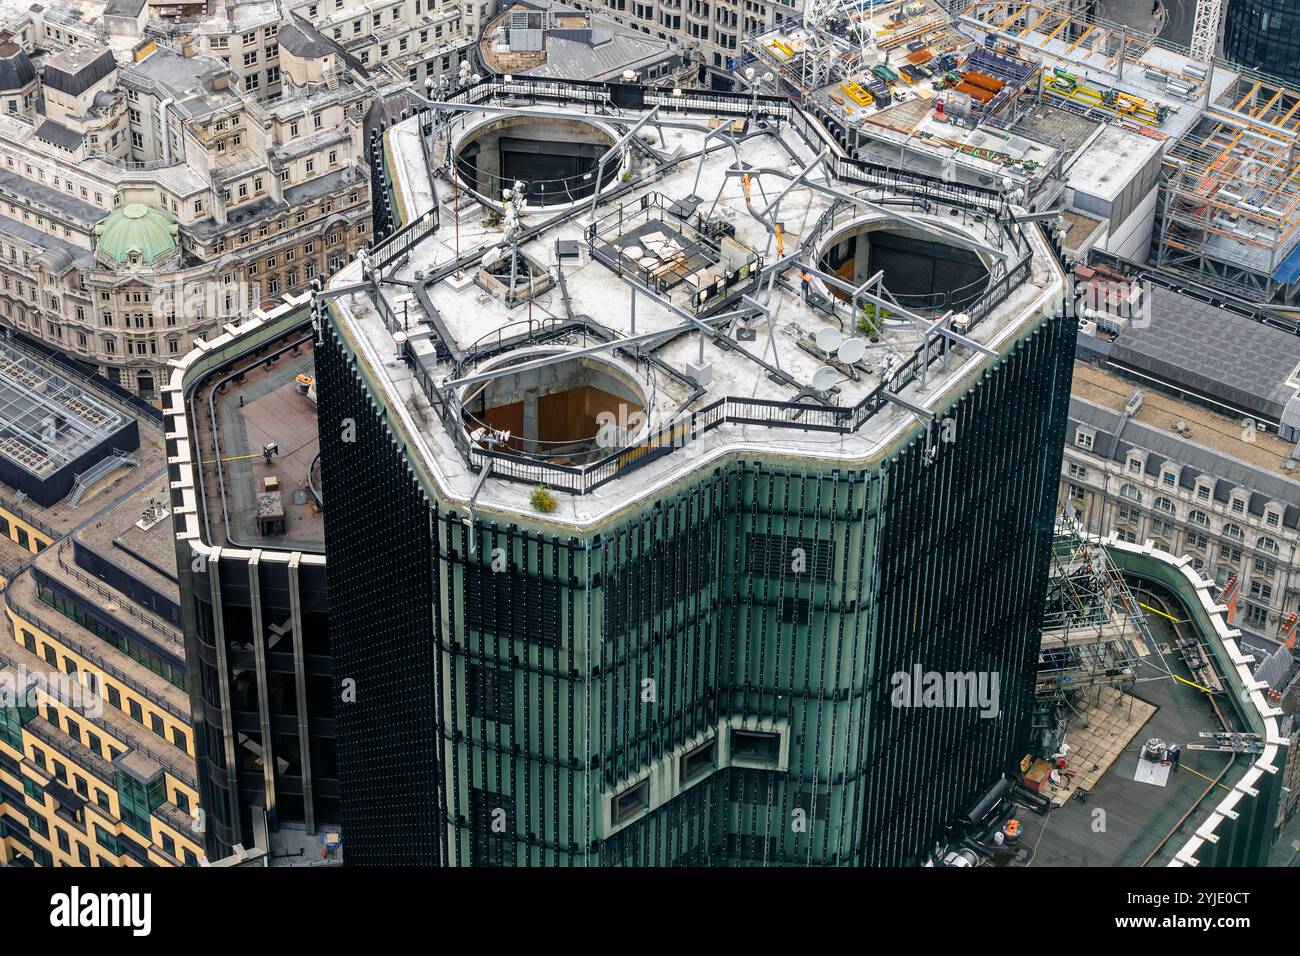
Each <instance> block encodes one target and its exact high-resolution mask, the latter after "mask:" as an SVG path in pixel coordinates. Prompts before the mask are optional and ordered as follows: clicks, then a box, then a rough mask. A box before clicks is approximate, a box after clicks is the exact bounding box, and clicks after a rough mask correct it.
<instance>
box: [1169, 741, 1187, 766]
mask: <svg viewBox="0 0 1300 956" xmlns="http://www.w3.org/2000/svg"><path fill="white" fill-rule="evenodd" d="M1182 753H1183V751H1182V748H1180V747H1179V746H1178V744H1170V745H1169V749H1168V750H1167V751H1165V756H1166V757H1167V758H1168V760H1169V769H1170V770H1177V769H1178V761H1179V758H1180V757H1181V756H1182Z"/></svg>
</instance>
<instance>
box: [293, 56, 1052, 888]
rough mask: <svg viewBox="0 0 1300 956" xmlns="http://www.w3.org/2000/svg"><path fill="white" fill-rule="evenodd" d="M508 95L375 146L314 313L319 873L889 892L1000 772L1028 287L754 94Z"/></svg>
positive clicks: (981, 227) (989, 213) (980, 224)
mask: <svg viewBox="0 0 1300 956" xmlns="http://www.w3.org/2000/svg"><path fill="white" fill-rule="evenodd" d="M539 82H543V81H539ZM514 84H515V85H514V86H512V87H511V91H512V92H513V93H514V94H515V95H517V96H519V97H522V98H524V99H526V98H527V96H528V92H527V90H528V89H529V88H528V87H525V88H524V92H523V93H520V92H519V90H518V87H519V86H520V81H519V80H517V79H516V80H515V81H514ZM544 86H545V93H546V95H547V98H548V100H549V104H548V106H547V107H546V108H545V109H541V108H534V107H528V106H520V105H519V99H516V100H513V101H509V102H508V103H507V104H506V105H501V103H500V102H499V101H497V100H496V99H495V97H496V96H498V95H500V94H501V93H502V92H504V87H502V86H501V84H500V83H498V82H496V81H489V82H487V83H483V84H480V85H479V86H477V87H475V88H474V89H473V90H471V91H470V92H469V93H468V94H467V95H466V97H465V103H464V106H463V108H460V109H457V110H454V111H453V110H446V109H444V110H442V111H440V112H439V111H424V112H422V113H420V114H418V115H416V116H414V117H411V118H409V119H407V120H405V121H403V122H400V123H398V124H396V125H395V126H394V127H393V128H391V129H389V130H387V131H385V132H384V134H383V135H382V136H381V137H379V138H378V139H375V140H373V141H372V147H373V150H374V155H373V157H372V158H373V160H374V162H375V164H376V169H375V174H376V176H377V177H378V178H379V181H382V183H383V185H384V187H385V189H384V191H385V192H386V193H388V194H389V195H390V196H391V197H392V200H391V201H392V212H393V216H392V221H393V224H394V226H395V228H396V232H395V233H394V234H393V235H391V236H390V237H388V238H387V239H386V240H385V241H384V242H383V243H381V244H380V245H379V246H378V247H377V248H376V249H375V250H374V251H373V253H372V254H371V255H370V256H369V257H363V258H362V259H360V260H358V261H357V262H355V263H353V264H352V265H351V266H349V267H348V268H346V269H345V270H343V272H341V273H340V274H338V275H337V276H336V277H335V278H334V279H333V280H332V281H331V282H330V283H329V284H328V286H327V287H326V288H325V290H324V291H323V293H322V294H321V295H320V296H319V297H318V300H317V310H318V311H317V326H318V336H319V338H318V341H317V345H316V367H317V372H318V376H319V387H320V393H319V394H320V435H321V456H322V463H323V483H324V488H325V491H326V494H327V497H328V499H329V508H328V511H327V513H326V518H325V545H326V552H327V554H328V556H329V601H330V642H331V648H332V653H333V658H334V676H335V681H336V683H337V684H338V687H337V688H336V690H338V691H339V692H340V694H341V695H342V696H341V697H340V699H341V700H342V701H343V702H342V703H340V704H339V706H338V707H337V709H336V719H337V729H338V735H339V736H338V746H339V754H338V756H339V783H340V796H341V804H340V811H341V817H342V825H343V832H344V840H345V850H344V857H345V860H346V861H347V862H349V863H353V864H359V865H375V864H433V865H438V864H443V865H503V864H504V865H618V864H654V865H667V864H675V863H688V864H710V865H719V864H729V863H736V864H762V863H767V864H773V863H787V864H796V863H808V864H870V865H903V864H908V863H917V862H920V861H922V860H923V859H924V858H925V856H926V855H927V853H928V852H929V851H930V849H931V848H932V846H933V843H934V841H935V839H936V838H937V837H938V835H939V834H940V833H941V832H942V831H943V830H944V828H945V827H946V826H948V825H950V824H952V823H954V822H955V821H956V820H957V818H959V817H960V816H961V815H962V813H963V811H966V810H967V809H968V808H969V807H970V805H971V804H973V803H974V802H976V801H977V800H978V799H979V798H980V797H981V796H982V795H983V794H984V793H985V792H986V791H987V790H988V788H989V787H990V786H991V785H992V784H994V783H995V782H996V781H997V780H998V779H999V777H1000V776H1001V774H1002V773H1003V771H1005V770H1009V769H1011V767H1012V766H1013V764H1014V763H1015V762H1017V761H1018V760H1019V758H1020V756H1021V755H1022V753H1023V750H1022V749H1021V748H1022V747H1023V745H1024V743H1025V738H1026V736H1027V731H1028V719H1029V714H1030V703H1031V695H1032V686H1033V674H1034V668H1035V662H1036V658H1037V648H1038V630H1039V626H1040V623H1041V615H1042V608H1043V593H1044V587H1045V582H1046V575H1047V570H1048V561H1049V543H1050V536H1051V518H1052V514H1053V510H1054V502H1055V494H1056V482H1057V476H1058V474H1059V468H1060V455H1061V444H1062V440H1063V437H1064V427H1065V418H1066V407H1067V402H1068V393H1069V386H1070V375H1071V357H1072V354H1073V343H1074V324H1073V321H1072V320H1071V319H1068V318H1063V317H1061V316H1060V315H1059V312H1058V309H1057V304H1058V302H1059V300H1060V298H1061V290H1062V274H1061V270H1060V267H1059V265H1058V263H1057V261H1056V259H1055V257H1054V255H1053V254H1052V252H1051V249H1050V248H1049V245H1048V243H1047V241H1046V240H1045V239H1044V237H1043V235H1042V234H1041V232H1040V231H1039V227H1038V226H1037V225H1035V224H1032V223H1023V222H1020V221H1018V220H1017V218H1016V213H1017V210H1016V209H1015V207H1014V206H1012V205H1011V204H1010V203H1009V202H1008V199H1007V194H1005V193H1002V192H999V191H996V190H992V189H980V188H977V187H962V186H959V185H956V184H951V183H943V182H940V181H938V180H931V179H928V178H926V177H922V176H917V175H911V174H908V173H906V172H902V171H899V170H895V169H889V168H886V167H882V166H873V165H871V164H866V163H857V162H854V161H851V160H847V159H842V158H841V159H834V160H831V159H827V158H826V157H827V155H828V154H829V150H825V151H823V147H824V145H825V140H823V139H820V138H819V136H820V135H821V134H820V133H819V129H820V127H819V125H818V118H817V117H814V116H811V115H809V114H806V113H804V112H803V111H802V110H801V109H800V108H798V107H796V106H794V105H792V104H790V103H788V102H786V101H784V100H780V99H777V98H766V97H757V96H748V95H746V96H727V95H719V94H695V93H691V92H689V91H686V92H684V93H683V92H682V91H673V94H672V95H670V94H669V92H668V91H653V90H644V89H642V88H640V87H628V86H621V85H618V84H613V85H610V86H609V88H608V90H607V91H606V92H607V95H609V96H610V97H612V99H613V102H615V103H617V104H618V105H619V107H620V108H621V113H620V114H619V115H618V116H616V117H610V116H597V115H592V114H587V113H584V112H582V103H583V102H584V97H587V96H589V94H590V89H589V87H588V86H584V85H581V84H563V83H550V82H546V83H544ZM593 86H594V85H593ZM531 89H533V90H534V91H538V90H541V89H542V87H541V86H534V87H532V88H531ZM655 107H658V110H657V111H655V112H651V111H652V110H654V109H655ZM669 110H671V118H667V117H668V116H669V115H670V114H669ZM426 158H429V159H432V161H433V162H435V163H439V164H441V165H440V166H438V167H435V168H432V169H431V168H430V167H429V165H428V162H427V159H426ZM452 179H454V180H455V184H454V185H453V184H452V182H451V180H452ZM596 190H599V193H600V194H599V196H595V197H593V195H592V194H593V192H595V191H596ZM503 197H504V198H503ZM593 198H594V204H593ZM453 218H454V219H455V222H454V223H453V222H452V221H451V220H452V219H453ZM932 674H938V675H952V674H958V675H971V676H972V678H979V679H982V680H984V681H985V684H988V683H991V684H992V685H993V686H994V687H996V688H998V689H999V690H998V694H997V700H996V705H995V706H993V707H991V708H990V707H985V708H983V709H980V708H979V707H975V706H967V704H968V703H971V702H969V701H963V700H953V699H947V700H942V699H941V700H937V701H936V700H932V699H930V697H929V696H928V695H925V696H924V698H923V697H921V696H918V697H917V698H916V699H914V700H908V701H903V700H901V699H900V698H899V696H898V694H897V693H896V691H897V688H898V687H899V686H900V685H901V684H902V683H905V682H907V681H910V680H911V678H912V676H916V677H917V678H918V682H924V680H923V678H925V676H926V675H932ZM941 679H942V677H941Z"/></svg>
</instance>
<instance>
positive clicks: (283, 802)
mask: <svg viewBox="0 0 1300 956" xmlns="http://www.w3.org/2000/svg"><path fill="white" fill-rule="evenodd" d="M309 320H310V309H309V308H307V306H306V305H305V304H304V302H299V301H297V300H293V301H291V302H290V303H288V304H286V305H284V306H282V307H280V308H279V309H276V310H273V311H271V312H268V313H263V312H260V311H256V312H254V313H253V314H252V315H251V316H250V317H249V318H248V319H247V320H246V321H244V322H243V323H241V324H240V325H239V326H238V327H236V326H233V325H232V326H231V328H230V330H227V331H225V332H223V333H222V335H220V336H218V337H216V338H214V339H212V340H211V341H210V342H207V343H205V347H204V348H203V349H201V350H198V349H196V350H195V351H193V352H191V353H189V354H188V355H186V356H184V357H183V358H182V359H181V360H179V361H178V362H177V363H176V367H175V368H174V369H173V372H172V377H171V381H170V383H169V390H168V393H167V394H168V399H169V401H168V404H167V407H166V413H167V416H168V421H169V422H170V425H171V427H170V429H169V431H170V433H171V434H170V436H169V439H168V458H169V461H170V466H171V477H172V491H173V501H174V503H175V515H174V521H175V525H176V536H177V540H176V549H177V565H178V568H179V571H180V590H181V596H182V597H181V605H182V617H183V620H184V625H185V628H184V629H185V634H186V640H187V659H188V660H189V661H190V664H191V666H190V669H189V674H190V686H189V691H190V694H191V698H192V702H193V704H192V706H193V711H194V714H195V723H194V732H195V736H196V744H197V762H198V775H199V789H200V792H201V794H202V805H203V807H204V809H205V811H206V817H207V821H208V827H207V831H206V833H205V836H206V839H207V843H206V846H207V851H208V856H209V858H210V859H212V860H213V861H214V862H219V861H221V860H223V859H227V858H230V857H231V856H232V854H233V855H235V856H236V857H242V856H243V855H244V854H256V855H258V857H259V858H261V859H267V858H268V857H269V858H270V859H271V860H272V861H273V862H272V865H275V863H276V862H283V863H289V864H295V863H298V862H301V863H321V862H325V863H330V862H335V861H337V859H338V856H339V847H338V839H337V838H338V832H339V827H338V822H339V810H338V806H339V782H338V771H337V769H336V766H335V746H334V739H335V730H334V708H335V701H336V699H337V695H336V693H335V690H334V686H335V685H334V678H333V674H332V671H331V658H330V640H331V638H330V633H331V623H330V617H329V615H328V613H327V610H328V608H327V599H326V588H325V555H324V550H325V548H324V531H323V515H322V513H321V507H322V505H323V503H324V499H323V496H322V492H321V480H320V470H319V468H320V462H319V458H318V456H317V449H318V439H317V425H316V409H315V397H316V391H315V385H314V377H315V370H314V367H313V363H312V353H313V345H314V338H313V335H312V332H311V327H310V324H309ZM268 445H273V446H274V450H271V451H268Z"/></svg>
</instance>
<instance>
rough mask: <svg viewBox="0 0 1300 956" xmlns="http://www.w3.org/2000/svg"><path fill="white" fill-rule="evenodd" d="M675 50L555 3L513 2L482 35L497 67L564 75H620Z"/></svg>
mask: <svg viewBox="0 0 1300 956" xmlns="http://www.w3.org/2000/svg"><path fill="white" fill-rule="evenodd" d="M675 49H676V47H675V45H674V44H673V42H671V41H669V40H662V39H657V38H655V37H652V36H647V35H645V34H643V33H640V32H638V31H636V30H633V29H631V28H628V27H624V26H622V25H620V24H618V23H616V22H615V21H614V20H612V19H610V18H608V17H601V16H596V15H594V14H592V13H589V12H586V11H582V10H576V9H574V8H572V7H565V6H561V5H560V4H557V3H515V4H513V5H511V6H510V7H509V8H508V9H506V10H504V11H503V12H502V13H501V14H500V15H499V16H497V18H496V19H495V20H493V21H491V22H490V23H488V24H487V25H486V26H485V27H484V28H483V31H482V36H481V37H480V39H479V52H480V55H481V56H482V58H483V61H484V63H486V64H487V65H488V67H489V68H490V69H492V70H493V71H495V72H497V73H507V74H524V73H526V74H528V75H529V76H537V77H549V78H551V79H560V80H604V79H618V78H619V77H621V76H622V74H623V72H624V71H625V70H632V71H633V72H640V71H641V70H642V68H644V67H646V66H648V65H652V64H655V63H658V62H660V61H662V60H664V59H665V58H667V57H670V56H671V55H672V54H673V52H674V50H675Z"/></svg>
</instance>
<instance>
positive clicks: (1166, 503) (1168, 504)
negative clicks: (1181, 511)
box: [1153, 495, 1174, 514]
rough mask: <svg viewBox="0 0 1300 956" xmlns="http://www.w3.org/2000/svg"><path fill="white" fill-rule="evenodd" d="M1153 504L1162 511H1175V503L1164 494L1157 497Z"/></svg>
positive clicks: (1171, 512)
mask: <svg viewBox="0 0 1300 956" xmlns="http://www.w3.org/2000/svg"><path fill="white" fill-rule="evenodd" d="M1153 504H1154V505H1155V506H1156V508H1157V509H1158V510H1160V511H1166V512H1168V513H1169V514H1173V513H1174V503H1173V502H1172V501H1170V500H1169V499H1168V498H1166V497H1164V496H1163V495H1162V496H1160V497H1158V498H1156V500H1155V501H1154V502H1153Z"/></svg>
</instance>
